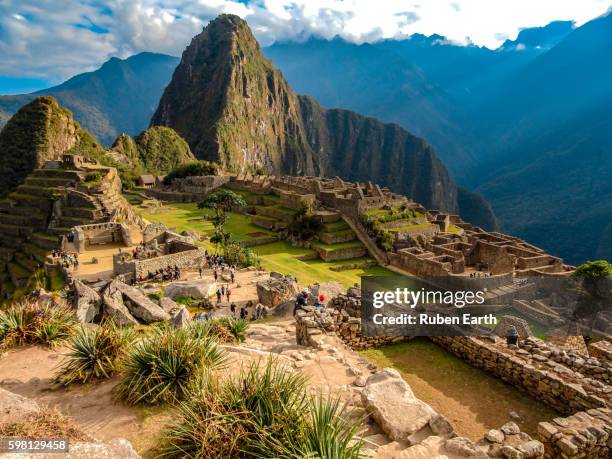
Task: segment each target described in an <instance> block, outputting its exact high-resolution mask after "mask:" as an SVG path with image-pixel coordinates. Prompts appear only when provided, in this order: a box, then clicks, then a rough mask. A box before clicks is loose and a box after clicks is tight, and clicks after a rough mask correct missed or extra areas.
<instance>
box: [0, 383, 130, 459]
mask: <svg viewBox="0 0 612 459" xmlns="http://www.w3.org/2000/svg"><path fill="white" fill-rule="evenodd" d="M41 411H42V409H41V407H40V406H39V405H38V403H36V402H35V401H34V400H32V399H29V398H27V397H22V396H21V395H17V394H14V393H12V392H9V391H7V390H4V389H2V388H0V425H2V424H13V423H18V424H27V423H28V422H30V419H31V418H32V417H33V416H36V415H37V414H38V413H41ZM60 456H61V457H62V458H67V459H90V458H94V457H96V458H122V459H140V455H138V453H137V452H136V451H135V450H134V448H133V447H132V444H131V443H130V442H129V441H128V440H125V439H123V438H115V439H112V440H109V441H77V442H72V441H71V442H70V448H69V451H68V452H67V453H62V454H58V453H49V454H45V453H37V454H33V453H11V454H9V453H6V454H2V453H1V452H0V459H29V458H32V459H46V458H49V459H52V458H54V457H60Z"/></svg>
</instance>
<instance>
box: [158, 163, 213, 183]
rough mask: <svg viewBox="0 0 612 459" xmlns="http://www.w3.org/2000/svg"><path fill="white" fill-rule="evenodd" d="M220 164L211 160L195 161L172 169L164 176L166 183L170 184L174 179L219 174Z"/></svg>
mask: <svg viewBox="0 0 612 459" xmlns="http://www.w3.org/2000/svg"><path fill="white" fill-rule="evenodd" d="M218 174H219V166H218V165H217V164H216V163H211V162H209V161H193V162H191V163H187V164H184V165H182V166H179V167H177V168H176V169H173V170H172V171H170V173H169V174H168V175H166V176H165V177H164V185H170V184H171V183H172V181H173V180H174V179H177V178H185V177H193V176H198V175H218Z"/></svg>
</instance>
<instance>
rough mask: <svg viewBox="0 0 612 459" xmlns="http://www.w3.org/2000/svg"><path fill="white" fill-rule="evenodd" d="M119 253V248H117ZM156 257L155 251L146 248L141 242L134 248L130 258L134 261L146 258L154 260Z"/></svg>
mask: <svg viewBox="0 0 612 459" xmlns="http://www.w3.org/2000/svg"><path fill="white" fill-rule="evenodd" d="M119 253H121V248H119ZM157 256H158V254H157V250H152V249H149V248H147V246H146V245H145V244H144V242H141V243H140V244H138V245H137V246H136V247H134V250H132V257H133V258H134V260H146V259H148V258H154V257H157Z"/></svg>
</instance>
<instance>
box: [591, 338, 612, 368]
mask: <svg viewBox="0 0 612 459" xmlns="http://www.w3.org/2000/svg"><path fill="white" fill-rule="evenodd" d="M587 347H588V350H589V355H590V356H591V357H595V358H597V359H599V360H603V361H606V362H610V363H612V343H610V341H606V340H601V341H596V342H594V343H590V344H589V345H588V346H587Z"/></svg>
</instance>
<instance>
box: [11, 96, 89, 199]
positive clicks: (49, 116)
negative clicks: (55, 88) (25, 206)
mask: <svg viewBox="0 0 612 459" xmlns="http://www.w3.org/2000/svg"><path fill="white" fill-rule="evenodd" d="M79 131H80V128H79V127H78V125H77V124H76V123H75V122H74V120H73V119H72V113H70V111H68V110H66V109H65V108H63V107H61V106H60V105H59V104H58V103H57V101H56V100H55V99H54V98H53V97H38V98H36V99H34V100H33V101H32V102H30V103H29V104H27V105H25V106H23V107H22V108H21V109H19V111H18V112H17V113H15V115H13V117H12V118H11V119H9V120H8V122H7V123H6V125H5V126H4V128H3V129H2V131H1V132H0V198H2V197H4V196H5V195H6V194H7V193H8V192H10V191H11V190H13V189H15V188H16V187H17V186H18V185H19V184H21V183H22V182H23V181H24V179H25V178H26V176H27V175H28V174H29V173H31V172H32V171H33V170H34V169H36V168H38V167H41V166H42V165H43V164H44V162H45V161H47V160H50V159H57V158H59V156H60V155H61V154H62V153H63V152H65V151H66V150H69V149H70V148H72V147H74V146H75V145H77V144H78V143H79V141H80V138H79Z"/></svg>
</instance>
